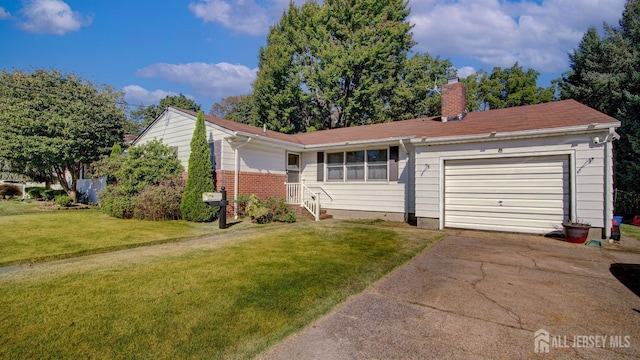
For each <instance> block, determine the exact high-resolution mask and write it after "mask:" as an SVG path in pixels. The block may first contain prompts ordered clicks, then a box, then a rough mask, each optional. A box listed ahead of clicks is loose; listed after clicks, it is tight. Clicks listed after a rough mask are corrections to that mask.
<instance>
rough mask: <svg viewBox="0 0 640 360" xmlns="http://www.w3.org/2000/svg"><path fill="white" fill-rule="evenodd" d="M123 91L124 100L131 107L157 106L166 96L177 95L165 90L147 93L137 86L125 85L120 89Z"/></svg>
mask: <svg viewBox="0 0 640 360" xmlns="http://www.w3.org/2000/svg"><path fill="white" fill-rule="evenodd" d="M122 91H124V99H125V101H126V102H127V103H129V104H132V105H146V106H148V105H152V104H156V105H157V104H158V103H159V102H160V100H162V99H164V98H166V97H167V96H178V95H179V94H178V93H176V92H173V91H165V90H153V91H149V90H147V89H145V88H143V87H142V86H139V85H127V86H125V87H124V88H122ZM185 97H187V98H189V99H192V100H194V99H195V98H194V97H193V96H191V95H185Z"/></svg>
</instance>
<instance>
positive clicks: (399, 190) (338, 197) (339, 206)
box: [300, 144, 414, 214]
mask: <svg viewBox="0 0 640 360" xmlns="http://www.w3.org/2000/svg"><path fill="white" fill-rule="evenodd" d="M394 145H395V144H394ZM354 150H359V149H354ZM347 151H349V150H347ZM386 151H387V155H385V156H387V157H388V150H386ZM343 153H344V152H340V154H343ZM331 154H332V153H331V152H329V151H327V152H326V153H325V163H321V164H318V162H317V159H318V157H317V152H303V153H302V154H301V164H302V172H301V174H300V177H301V182H302V183H304V184H305V185H307V186H308V187H309V188H310V189H311V190H312V191H314V192H317V193H319V194H320V204H321V206H322V208H323V209H328V210H331V209H336V210H353V211H377V212H389V213H400V214H405V213H413V212H414V208H413V201H412V197H413V193H414V191H413V179H412V176H413V175H412V174H410V169H409V168H408V163H409V162H408V157H407V155H406V153H405V152H404V151H400V159H399V161H398V173H399V174H400V177H399V179H398V180H397V181H387V179H386V178H385V181H379V180H372V181H366V182H364V181H342V180H339V181H329V180H327V181H324V182H323V181H317V171H318V166H325V165H327V167H326V170H327V172H325V177H328V176H329V174H328V172H329V171H330V166H329V162H328V161H329V158H330V156H331ZM333 154H336V153H333ZM340 168H341V169H343V164H341V165H340ZM387 172H388V171H387Z"/></svg>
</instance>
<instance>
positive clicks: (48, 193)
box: [42, 189, 67, 201]
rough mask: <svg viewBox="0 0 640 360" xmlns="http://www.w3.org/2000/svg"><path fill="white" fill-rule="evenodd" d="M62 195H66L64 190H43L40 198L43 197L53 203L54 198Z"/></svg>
mask: <svg viewBox="0 0 640 360" xmlns="http://www.w3.org/2000/svg"><path fill="white" fill-rule="evenodd" d="M63 195H67V192H66V191H64V190H52V189H45V190H44V191H43V192H42V196H43V197H44V199H45V200H49V201H53V200H55V199H56V197H58V196H63Z"/></svg>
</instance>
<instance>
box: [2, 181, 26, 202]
mask: <svg viewBox="0 0 640 360" xmlns="http://www.w3.org/2000/svg"><path fill="white" fill-rule="evenodd" d="M0 196H1V197H2V198H5V199H11V198H13V197H14V196H22V190H20V187H19V186H17V185H14V184H0Z"/></svg>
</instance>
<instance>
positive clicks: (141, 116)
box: [131, 94, 201, 129]
mask: <svg viewBox="0 0 640 360" xmlns="http://www.w3.org/2000/svg"><path fill="white" fill-rule="evenodd" d="M170 106H172V107H176V108H180V109H184V110H191V111H196V112H197V111H200V110H201V109H200V104H196V103H195V101H193V100H191V99H189V98H188V97H186V96H184V95H183V94H180V95H177V96H176V95H170V96H167V97H165V98H164V99H162V100H160V103H159V104H158V105H149V106H147V107H144V106H139V107H138V108H137V109H135V110H133V111H131V117H132V118H133V119H135V120H136V121H137V122H139V123H140V124H141V125H142V128H143V129H146V128H147V127H148V126H149V125H151V123H152V122H153V121H154V120H155V119H156V118H157V117H158V116H160V114H162V112H163V111H164V109H166V108H168V107H170Z"/></svg>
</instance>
